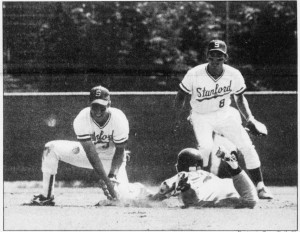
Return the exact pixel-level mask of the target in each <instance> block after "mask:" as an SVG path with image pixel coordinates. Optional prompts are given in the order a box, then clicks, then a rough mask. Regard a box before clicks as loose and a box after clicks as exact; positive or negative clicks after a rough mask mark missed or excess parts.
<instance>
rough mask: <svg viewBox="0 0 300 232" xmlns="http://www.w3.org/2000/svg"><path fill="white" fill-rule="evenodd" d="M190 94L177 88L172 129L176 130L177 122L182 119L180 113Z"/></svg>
mask: <svg viewBox="0 0 300 232" xmlns="http://www.w3.org/2000/svg"><path fill="white" fill-rule="evenodd" d="M190 97H191V96H190V94H188V93H186V92H184V91H183V90H182V89H179V90H178V92H177V94H176V97H175V101H174V108H175V118H174V122H175V125H174V131H176V130H177V129H178V127H179V124H180V122H181V120H182V117H181V115H182V113H183V108H184V106H185V104H186V103H187V102H189V101H190Z"/></svg>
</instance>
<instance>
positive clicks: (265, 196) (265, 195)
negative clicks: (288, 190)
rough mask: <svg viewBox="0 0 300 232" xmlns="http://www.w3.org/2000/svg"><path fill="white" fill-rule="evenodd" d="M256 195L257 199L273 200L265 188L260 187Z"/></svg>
mask: <svg viewBox="0 0 300 232" xmlns="http://www.w3.org/2000/svg"><path fill="white" fill-rule="evenodd" d="M257 195H258V198H259V199H273V198H274V196H273V194H272V193H271V191H270V190H269V189H268V188H267V187H262V188H261V189H259V190H258V191H257Z"/></svg>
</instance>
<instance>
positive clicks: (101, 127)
mask: <svg viewBox="0 0 300 232" xmlns="http://www.w3.org/2000/svg"><path fill="white" fill-rule="evenodd" d="M91 119H92V120H93V122H94V123H95V124H96V126H97V127H99V128H100V129H103V128H104V127H105V126H106V125H107V124H108V123H109V121H110V119H111V113H109V117H108V119H107V121H106V122H105V124H104V125H103V126H100V125H99V124H98V123H97V122H96V120H95V119H93V117H92V116H91Z"/></svg>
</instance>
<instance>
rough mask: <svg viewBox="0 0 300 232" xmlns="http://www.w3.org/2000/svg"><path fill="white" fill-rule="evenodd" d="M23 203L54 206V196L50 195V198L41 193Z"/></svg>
mask: <svg viewBox="0 0 300 232" xmlns="http://www.w3.org/2000/svg"><path fill="white" fill-rule="evenodd" d="M23 205H27V206H54V205H55V202H54V196H51V197H50V198H47V197H44V196H43V195H42V194H40V195H36V196H34V197H33V199H32V200H31V201H30V203H24V204H23Z"/></svg>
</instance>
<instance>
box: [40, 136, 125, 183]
mask: <svg viewBox="0 0 300 232" xmlns="http://www.w3.org/2000/svg"><path fill="white" fill-rule="evenodd" d="M99 155H100V154H99ZM59 161H63V162H65V163H68V164H71V165H73V166H76V167H80V168H88V169H93V167H92V165H91V163H90V161H89V160H88V158H87V156H86V153H85V151H84V149H83V147H82V145H81V143H80V142H75V141H68V140H54V141H51V142H48V143H46V145H45V150H44V153H43V161H42V172H43V173H48V174H50V175H55V174H56V173H57V168H58V162H59ZM101 162H102V164H103V167H104V170H105V172H106V174H108V173H109V171H110V168H111V163H112V160H111V159H103V158H102V159H101ZM117 180H118V181H119V182H122V183H128V177H127V172H126V161H124V162H123V163H122V165H121V167H120V169H119V173H118V176H117Z"/></svg>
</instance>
